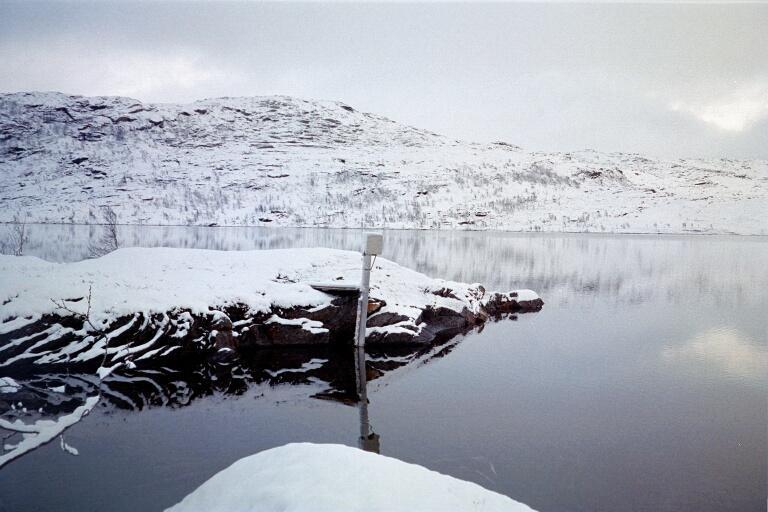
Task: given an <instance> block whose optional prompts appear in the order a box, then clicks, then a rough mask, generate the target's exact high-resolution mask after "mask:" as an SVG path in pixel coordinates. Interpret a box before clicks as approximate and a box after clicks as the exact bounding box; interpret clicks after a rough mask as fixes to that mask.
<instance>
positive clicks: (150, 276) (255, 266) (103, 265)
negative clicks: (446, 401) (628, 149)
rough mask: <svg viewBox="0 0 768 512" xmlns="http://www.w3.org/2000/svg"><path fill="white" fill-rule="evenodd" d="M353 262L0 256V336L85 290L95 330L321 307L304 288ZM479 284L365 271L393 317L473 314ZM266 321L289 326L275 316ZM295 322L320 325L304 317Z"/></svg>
mask: <svg viewBox="0 0 768 512" xmlns="http://www.w3.org/2000/svg"><path fill="white" fill-rule="evenodd" d="M360 260H361V256H360V253H357V252H352V251H342V250H336V249H324V248H309V249H275V250H254V251H213V250H202V249H171V248H125V249H119V250H117V251H114V252H112V253H110V254H107V255H105V256H102V257H100V258H96V259H91V260H84V261H79V262H74V263H51V262H47V261H43V260H41V259H39V258H36V257H33V256H4V255H0V304H1V305H0V332H2V329H3V326H4V324H5V323H9V324H13V326H14V328H18V327H20V326H21V325H23V323H20V322H19V318H23V321H24V322H28V323H31V322H34V321H35V320H36V319H38V318H40V316H42V315H44V314H49V313H58V314H64V315H66V314H67V313H66V312H65V311H63V310H61V309H59V308H58V307H57V305H56V304H54V300H56V301H65V304H66V305H67V307H68V308H70V309H72V310H74V311H77V312H79V313H85V311H86V309H87V296H88V291H89V288H90V289H91V310H90V318H91V321H92V322H93V323H94V324H95V325H97V326H98V325H100V324H104V325H106V324H108V323H110V322H112V321H113V320H115V319H116V318H119V317H123V316H127V315H133V314H135V313H143V314H145V315H149V314H153V313H166V312H169V311H174V310H177V309H189V310H190V311H191V312H193V313H200V314H206V313H209V312H211V314H216V313H215V311H213V310H214V309H215V308H218V307H222V306H226V305H230V304H237V303H240V304H245V305H247V306H248V307H249V308H250V310H251V311H252V312H254V313H261V312H269V311H271V310H272V306H277V307H281V308H290V307H294V306H302V307H317V306H322V305H327V304H330V302H331V301H332V300H333V297H332V296H331V295H328V294H325V293H323V292H320V291H318V290H315V289H313V288H312V287H311V286H310V283H315V282H321V281H322V282H327V281H333V282H335V283H340V284H341V283H348V284H357V283H359V281H360V270H359V268H360V265H361V262H360ZM442 288H450V289H451V290H452V291H453V294H454V295H455V296H456V297H457V298H449V297H440V296H437V295H435V294H433V293H431V292H432V291H434V290H440V289H442ZM479 290H480V288H479V285H477V284H475V285H472V284H465V283H458V282H453V281H445V280H442V279H432V278H430V277H427V276H425V275H424V274H421V273H418V272H415V271H413V270H410V269H407V268H404V267H401V266H400V265H398V264H396V263H394V262H391V261H389V260H386V259H384V258H381V257H379V258H377V259H376V262H375V268H374V269H373V271H372V273H371V297H374V298H378V299H383V300H384V301H386V303H387V304H386V306H385V307H384V308H382V310H381V311H382V312H384V311H390V312H395V313H399V314H402V315H405V316H407V317H409V318H411V319H412V320H413V321H415V319H416V318H417V317H418V316H419V314H420V313H421V310H422V309H423V308H424V307H426V306H428V305H432V306H441V307H446V308H448V309H453V310H457V311H461V309H462V308H464V307H467V308H468V309H470V310H471V311H477V310H478V309H479V308H480V306H481V305H482V299H483V296H482V295H481V294H480V293H479ZM520 293H523V294H524V295H525V297H526V299H527V300H532V299H535V298H537V296H536V294H535V293H533V292H531V291H530V290H523V291H521V292H520ZM487 295H488V294H486V296H487ZM74 299H77V300H74ZM521 300H522V298H521ZM134 321H135V320H134ZM272 321H280V322H282V323H285V322H289V323H296V321H286V320H285V319H279V320H276V317H273V318H272ZM302 327H303V328H305V329H308V330H310V331H313V330H318V329H322V327H320V326H319V324H315V323H312V322H309V323H307V322H305V323H304V324H302ZM414 327H416V326H415V325H414ZM55 328H56V326H54V327H52V329H54V330H55ZM124 328H127V326H124ZM111 335H116V333H112V334H111ZM0 350H2V347H0Z"/></svg>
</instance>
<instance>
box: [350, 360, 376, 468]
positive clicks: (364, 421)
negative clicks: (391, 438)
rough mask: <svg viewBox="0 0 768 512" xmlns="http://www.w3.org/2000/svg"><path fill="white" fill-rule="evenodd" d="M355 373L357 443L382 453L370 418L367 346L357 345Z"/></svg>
mask: <svg viewBox="0 0 768 512" xmlns="http://www.w3.org/2000/svg"><path fill="white" fill-rule="evenodd" d="M355 374H356V376H357V400H358V402H357V407H358V411H359V413H360V437H358V439H357V445H358V446H359V447H360V449H362V450H365V451H367V452H373V453H381V444H380V438H379V435H378V434H376V433H375V432H374V431H373V429H372V428H371V421H370V419H369V418H368V377H367V375H366V370H365V348H364V347H361V346H357V347H355Z"/></svg>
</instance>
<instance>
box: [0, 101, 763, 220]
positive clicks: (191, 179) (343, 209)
mask: <svg viewBox="0 0 768 512" xmlns="http://www.w3.org/2000/svg"><path fill="white" fill-rule="evenodd" d="M0 205H1V206H2V208H0V221H10V220H11V219H12V218H13V217H14V216H15V215H19V216H20V217H22V218H25V219H26V220H27V221H28V222H75V223H95V222H99V221H100V219H101V216H100V212H99V211H100V207H102V206H111V207H112V208H113V209H114V210H115V211H116V212H117V214H118V219H119V222H121V223H137V224H138V223H145V224H194V225H207V224H214V223H215V224H219V225H259V224H263V225H273V226H274V225H278V226H281V225H291V226H335V227H360V226H366V227H390V228H439V229H465V228H470V229H504V230H525V231H531V230H534V231H539V230H541V231H598V232H600V231H613V232H677V233H679V232H706V233H711V232H716V233H724V232H733V233H741V234H768V222H766V220H765V219H766V218H768V161H766V160H757V161H755V160H753V161H739V160H728V159H721V160H669V161H668V160H655V159H649V158H645V157H643V156H640V155H637V154H622V153H598V152H594V151H590V150H585V151H580V152H574V153H541V152H527V151H524V150H522V149H520V148H518V147H516V146H513V145H510V144H506V143H501V142H499V143H495V144H476V143H468V142H462V141H455V140H451V139H449V138H446V137H444V136H441V135H437V134H434V133H431V132H428V131H425V130H419V129H416V128H412V127H409V126H404V125H402V124H398V123H396V122H394V121H391V120H389V119H386V118H384V117H381V116H377V115H373V114H367V113H363V112H359V111H357V110H356V109H354V108H352V107H350V106H347V105H345V104H343V103H337V102H326V101H306V100H301V99H296V98H290V97H283V96H273V97H253V98H219V99H213V100H203V101H198V102H195V103H192V104H188V105H171V104H145V103H141V102H139V101H136V100H132V99H129V98H120V97H90V98H89V97H82V96H67V95H64V94H60V93H14V94H4V95H0Z"/></svg>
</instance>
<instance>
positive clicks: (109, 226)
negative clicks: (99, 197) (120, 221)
mask: <svg viewBox="0 0 768 512" xmlns="http://www.w3.org/2000/svg"><path fill="white" fill-rule="evenodd" d="M101 216H102V220H103V225H102V229H103V232H102V234H101V237H100V238H99V239H98V240H97V241H96V242H91V245H90V246H89V247H88V255H89V256H90V257H91V258H98V257H100V256H104V255H105V254H108V253H110V252H112V251H116V250H117V249H118V248H119V247H120V243H119V242H118V239H117V214H116V213H115V211H114V210H113V209H112V208H110V207H109V206H105V207H104V208H102V211H101Z"/></svg>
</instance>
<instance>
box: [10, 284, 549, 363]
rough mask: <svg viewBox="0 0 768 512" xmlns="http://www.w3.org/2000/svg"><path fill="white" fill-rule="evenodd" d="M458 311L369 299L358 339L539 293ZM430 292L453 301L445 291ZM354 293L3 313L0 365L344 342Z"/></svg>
mask: <svg viewBox="0 0 768 512" xmlns="http://www.w3.org/2000/svg"><path fill="white" fill-rule="evenodd" d="M475 293H476V294H477V296H478V297H479V298H480V299H481V301H480V302H479V303H478V304H479V306H478V304H474V305H472V304H469V305H467V306H465V307H463V308H461V309H458V310H457V309H452V308H450V307H445V306H426V307H424V308H423V309H421V311H420V313H419V314H418V315H417V316H415V317H411V316H408V315H406V314H402V313H396V312H393V311H388V310H387V308H386V302H384V301H382V300H379V299H376V298H372V299H371V302H370V303H369V310H370V311H372V315H371V316H370V317H369V319H368V323H367V326H368V332H367V336H366V344H367V345H370V346H382V345H383V346H391V345H423V346H428V345H433V344H436V343H439V342H444V341H446V340H448V339H449V338H451V337H453V336H455V335H457V334H460V333H463V332H467V331H468V330H470V329H472V328H474V327H476V326H478V325H481V324H483V323H484V322H486V321H487V320H488V319H491V318H500V317H502V316H504V315H507V314H511V313H524V312H531V311H538V310H540V309H541V307H542V305H543V301H542V300H541V299H540V298H534V299H532V300H518V297H517V296H516V295H517V294H516V292H512V293H509V294H503V293H493V294H489V295H488V296H487V297H485V296H484V290H483V289H482V287H478V288H476V292H475ZM436 295H438V296H441V297H450V298H452V299H455V300H458V299H457V298H456V295H454V292H453V291H452V290H447V289H441V290H439V291H438V292H437V293H436ZM357 300H358V297H357V295H356V294H349V293H344V294H339V295H338V296H335V297H333V298H332V300H331V301H330V303H329V304H328V305H327V306H324V307H291V308H288V309H284V308H279V307H275V308H273V309H272V311H270V312H269V313H263V312H262V313H258V314H252V313H251V312H250V309H249V307H248V306H247V305H246V304H235V305H232V306H228V307H226V308H222V309H217V310H211V311H209V312H208V313H206V314H198V313H192V312H191V311H189V310H186V309H178V310H174V311H169V312H166V313H164V314H155V315H149V316H146V315H144V314H142V313H137V314H135V315H132V316H125V317H121V318H118V319H117V320H115V321H114V322H112V323H111V324H110V325H109V326H107V327H105V328H103V330H99V331H94V330H93V329H91V328H89V325H88V323H89V322H88V319H87V318H86V317H84V316H76V315H69V316H60V315H54V314H50V315H44V316H43V317H41V318H40V319H38V320H36V321H33V322H29V323H26V324H24V325H22V326H20V327H19V328H18V329H13V328H12V322H14V321H18V320H19V319H10V320H8V321H6V322H4V323H2V324H0V326H3V327H5V328H3V329H2V331H5V332H4V333H3V334H0V369H1V370H2V371H3V372H4V373H6V374H8V375H11V374H20V373H21V374H23V373H26V372H28V371H30V370H34V371H39V370H43V369H46V368H52V367H59V366H66V367H67V368H70V369H74V368H77V369H78V370H82V371H92V370H95V369H96V368H98V367H105V368H109V367H112V366H115V365H125V366H127V367H129V368H130V367H136V366H151V365H152V364H154V363H155V362H157V361H160V360H161V361H163V364H164V365H167V364H169V363H170V362H172V361H180V360H190V359H205V358H214V359H219V360H220V359H222V358H231V357H237V355H238V354H240V353H245V352H249V351H253V350H257V349H260V348H264V347H285V346H311V345H344V344H351V343H352V341H353V338H354V330H355V321H356V308H357ZM22 320H23V319H22Z"/></svg>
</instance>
